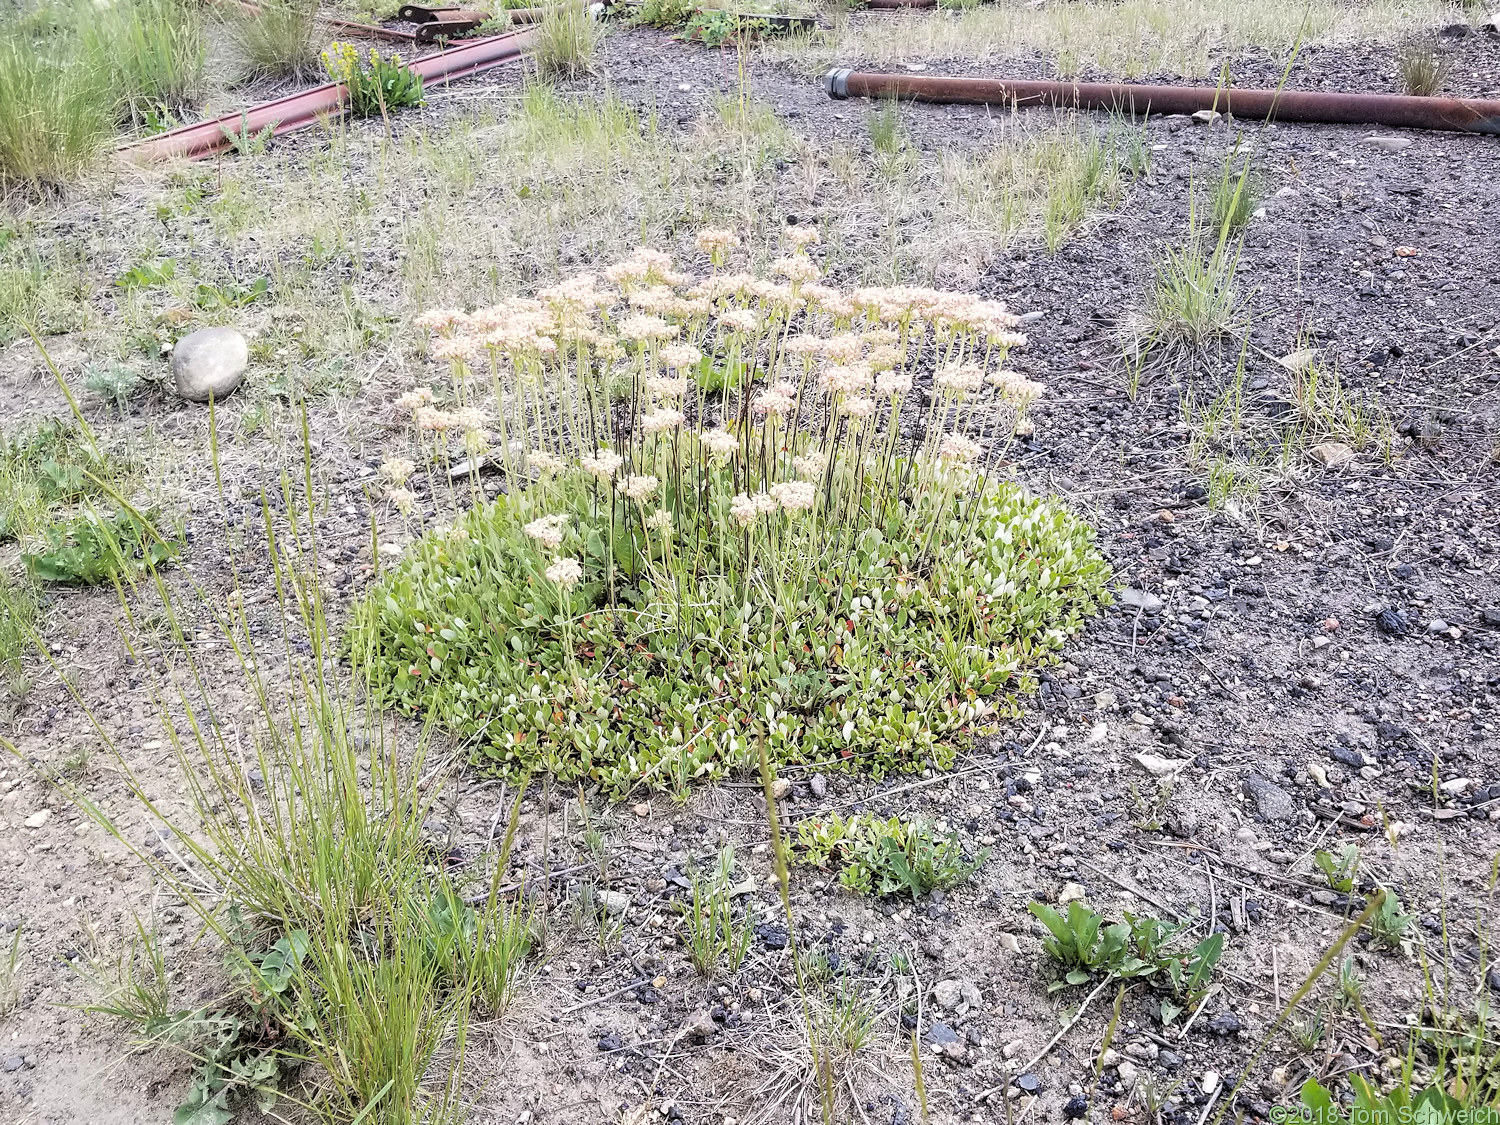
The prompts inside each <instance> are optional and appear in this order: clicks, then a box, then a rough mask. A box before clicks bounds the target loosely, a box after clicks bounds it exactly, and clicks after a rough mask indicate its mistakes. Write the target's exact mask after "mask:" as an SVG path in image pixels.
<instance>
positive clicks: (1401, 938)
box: [1369, 887, 1417, 952]
mask: <svg viewBox="0 0 1500 1125" xmlns="http://www.w3.org/2000/svg"><path fill="white" fill-rule="evenodd" d="M1381 894H1382V896H1383V897H1382V898H1381V900H1380V906H1379V907H1378V908H1377V909H1376V911H1375V913H1374V914H1372V915H1371V916H1370V922H1369V926H1370V941H1371V942H1372V943H1373V944H1374V945H1376V946H1378V947H1380V948H1381V949H1388V950H1392V951H1396V950H1399V951H1401V952H1408V951H1410V949H1411V944H1412V939H1411V930H1412V927H1413V926H1415V925H1416V922H1417V919H1416V917H1415V916H1414V915H1411V914H1408V913H1407V912H1406V911H1405V910H1404V909H1403V908H1402V906H1401V899H1400V897H1399V896H1398V895H1397V894H1396V892H1395V891H1393V890H1391V889H1390V888H1389V887H1384V888H1382V889H1381Z"/></svg>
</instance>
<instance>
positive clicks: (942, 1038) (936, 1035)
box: [927, 1023, 958, 1047]
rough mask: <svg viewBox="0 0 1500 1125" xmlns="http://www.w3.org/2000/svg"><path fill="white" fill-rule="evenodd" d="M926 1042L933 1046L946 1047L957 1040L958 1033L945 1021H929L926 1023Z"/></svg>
mask: <svg viewBox="0 0 1500 1125" xmlns="http://www.w3.org/2000/svg"><path fill="white" fill-rule="evenodd" d="M927 1042H929V1043H931V1044H932V1045H933V1046H934V1047H946V1046H948V1044H950V1043H957V1042H958V1033H957V1032H956V1031H954V1030H953V1029H952V1028H951V1027H949V1026H948V1025H947V1024H945V1023H930V1024H928V1025H927Z"/></svg>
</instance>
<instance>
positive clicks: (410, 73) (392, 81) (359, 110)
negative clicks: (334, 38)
mask: <svg viewBox="0 0 1500 1125" xmlns="http://www.w3.org/2000/svg"><path fill="white" fill-rule="evenodd" d="M323 69H324V70H325V71H326V72H327V74H328V77H329V78H330V79H331V80H332V81H334V82H338V83H341V84H342V85H343V87H344V89H345V91H346V92H347V93H348V96H349V112H350V113H352V114H353V115H354V116H355V117H375V116H378V115H380V114H384V113H387V112H389V111H390V110H393V109H402V108H404V107H406V106H414V105H421V104H422V76H421V75H420V74H418V73H417V72H416V71H414V70H412V69H411V68H410V67H409V66H407V65H406V64H405V63H404V62H402V61H401V58H400V56H399V55H395V54H391V55H381V53H380V52H379V51H377V50H376V49H375V48H374V47H371V48H370V50H369V53H368V55H367V56H366V57H365V58H363V59H361V58H360V55H359V51H358V50H357V49H356V48H355V46H354V44H352V43H342V42H337V43H331V44H329V46H328V49H327V50H325V51H324V52H323Z"/></svg>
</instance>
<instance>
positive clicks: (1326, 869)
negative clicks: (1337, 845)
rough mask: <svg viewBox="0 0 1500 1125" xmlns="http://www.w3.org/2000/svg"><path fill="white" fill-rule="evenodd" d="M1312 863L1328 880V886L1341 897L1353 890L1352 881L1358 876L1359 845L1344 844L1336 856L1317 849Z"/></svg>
mask: <svg viewBox="0 0 1500 1125" xmlns="http://www.w3.org/2000/svg"><path fill="white" fill-rule="evenodd" d="M1313 863H1314V864H1315V865H1316V866H1317V868H1318V870H1319V871H1321V872H1322V873H1323V878H1325V879H1327V880H1328V886H1329V887H1330V888H1331V889H1333V890H1335V891H1338V893H1339V894H1341V895H1347V894H1350V893H1351V892H1352V891H1353V890H1354V880H1355V878H1356V876H1357V875H1358V874H1359V845H1358V844H1345V845H1344V848H1343V850H1342V851H1341V852H1339V854H1338V855H1334V854H1333V853H1332V852H1330V851H1325V850H1324V849H1322V848H1319V849H1318V850H1317V851H1315V852H1313Z"/></svg>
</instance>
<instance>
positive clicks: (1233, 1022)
mask: <svg viewBox="0 0 1500 1125" xmlns="http://www.w3.org/2000/svg"><path fill="white" fill-rule="evenodd" d="M1244 1029H1245V1021H1244V1020H1242V1019H1240V1017H1239V1016H1237V1015H1235V1014H1234V1013H1233V1012H1232V1011H1230V1010H1229V1009H1228V1008H1225V1009H1224V1010H1223V1011H1221V1012H1220V1013H1219V1014H1218V1015H1216V1016H1214V1017H1213V1019H1211V1020H1209V1021H1208V1030H1209V1031H1212V1032H1213V1033H1214V1034H1215V1035H1225V1036H1228V1035H1238V1034H1239V1033H1240V1032H1241V1031H1243V1030H1244Z"/></svg>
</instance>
